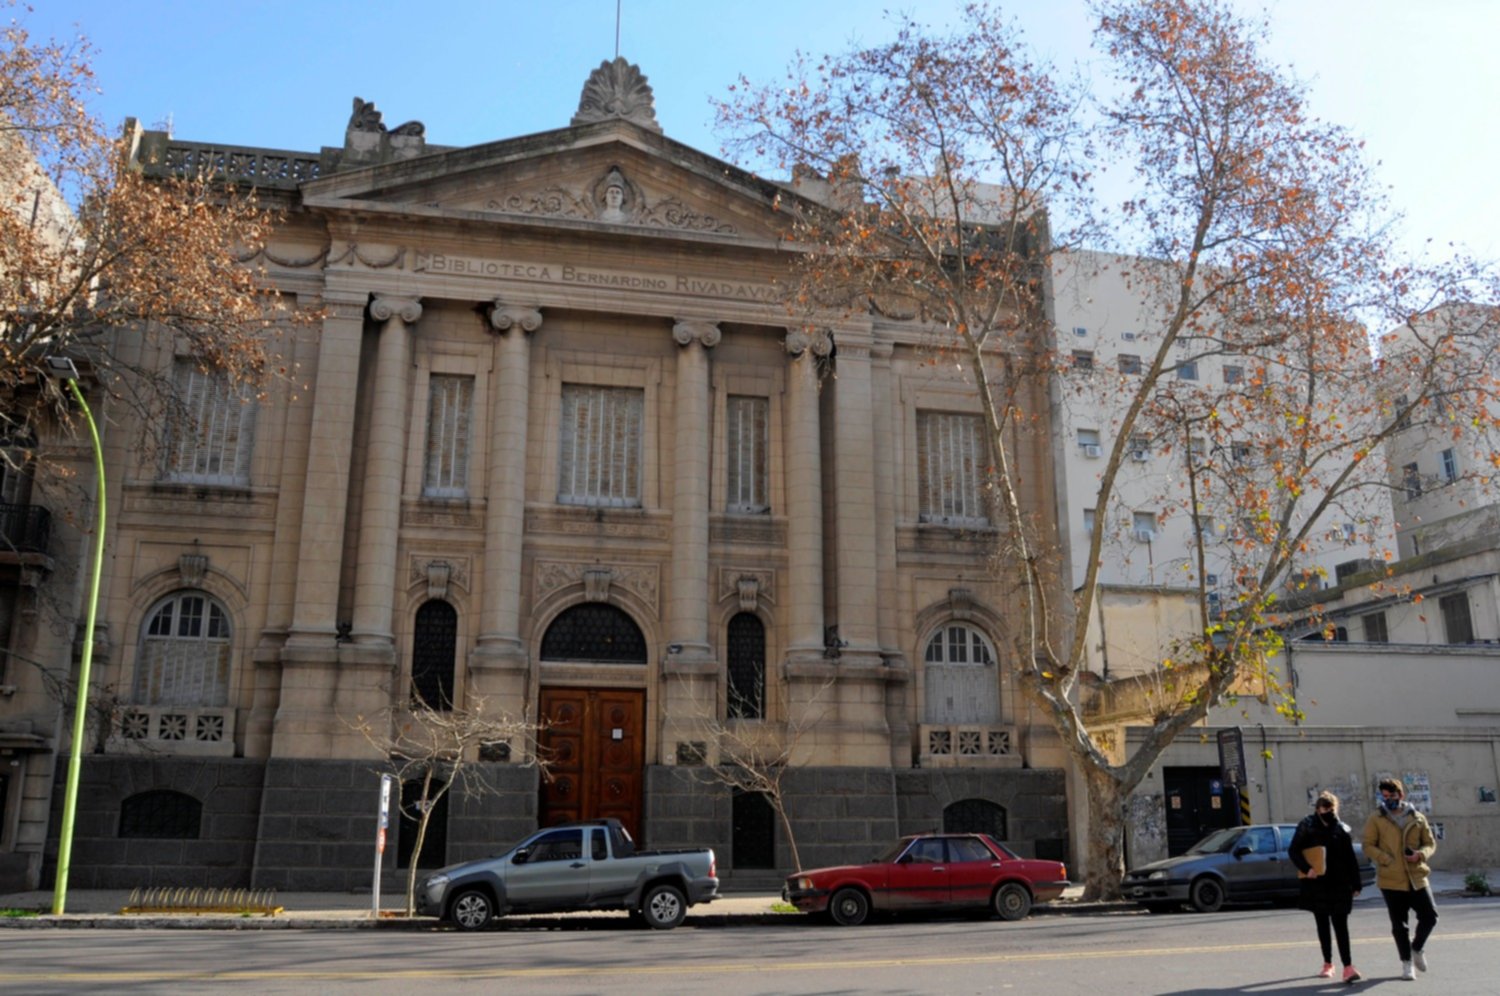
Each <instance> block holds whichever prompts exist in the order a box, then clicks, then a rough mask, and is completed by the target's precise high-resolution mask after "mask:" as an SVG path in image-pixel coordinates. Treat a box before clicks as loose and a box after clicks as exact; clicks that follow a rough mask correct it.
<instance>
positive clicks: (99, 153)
mask: <svg viewBox="0 0 1500 996" xmlns="http://www.w3.org/2000/svg"><path fill="white" fill-rule="evenodd" d="M11 6H12V8H13V9H14V5H13V3H12V4H11ZM92 54H93V53H92V49H91V48H90V46H89V43H88V42H87V41H86V40H85V39H83V38H81V37H80V38H78V39H76V40H74V41H72V42H70V43H67V44H64V43H59V42H57V41H47V42H44V43H39V42H37V41H34V40H33V39H32V38H31V37H30V35H29V34H28V32H27V30H26V27H25V24H24V19H13V20H11V21H10V23H9V24H8V25H6V26H5V27H4V29H3V41H0V440H3V441H4V442H5V444H6V453H7V458H8V459H12V460H16V459H24V457H25V456H26V455H29V454H30V452H31V447H32V445H33V444H32V443H31V442H30V441H31V440H33V439H34V438H35V427H36V425H35V423H36V419H37V417H38V413H39V411H40V410H41V409H42V408H44V407H46V405H47V403H48V402H49V401H53V402H56V401H60V399H61V397H62V396H61V395H60V394H58V393H57V392H56V391H55V390H54V391H49V390H48V389H47V388H46V386H45V385H46V384H47V379H46V377H45V375H44V373H45V359H46V358H47V357H48V356H53V355H58V354H62V355H67V356H70V357H72V358H73V359H74V360H75V362H76V365H77V366H78V367H79V368H80V369H83V370H85V371H91V373H92V376H93V377H94V378H97V380H98V381H99V382H100V383H102V384H103V385H104V386H105V388H106V390H107V391H108V392H109V393H110V395H111V396H112V397H116V398H120V399H123V400H125V401H127V402H128V403H135V404H139V405H141V406H143V408H144V409H145V410H147V411H149V412H154V413H156V414H158V415H159V414H160V413H161V412H163V411H170V410H171V402H170V398H171V384H170V382H169V379H167V378H164V377H163V376H162V375H161V373H160V372H159V371H156V370H154V369H148V368H147V367H145V366H143V365H142V364H140V363H139V362H137V360H136V357H139V355H140V347H141V345H142V344H143V343H144V342H146V341H151V340H154V341H158V342H166V343H175V348H176V350H177V351H178V353H179V355H182V354H185V355H189V356H191V357H192V358H193V359H194V360H196V361H197V363H198V365H199V366H200V367H201V368H202V369H203V370H204V371H205V372H210V373H214V374H222V375H224V376H226V377H228V378H229V379H230V380H233V381H244V382H252V383H253V382H256V381H258V380H259V379H260V378H262V377H263V376H265V375H266V374H267V373H270V372H272V371H269V370H268V364H269V363H270V362H271V360H270V356H271V353H270V351H269V350H268V348H267V347H268V345H269V343H268V336H269V335H271V334H273V332H274V330H275V329H276V328H277V327H278V325H279V322H281V321H285V320H286V316H284V315H282V314H281V312H282V309H281V305H280V302H279V300H278V298H277V295H276V294H275V292H274V291H273V290H272V289H271V288H270V287H269V286H268V285H267V284H266V283H264V282H263V281H262V280H261V279H260V278H259V275H258V274H257V272H256V271H255V270H254V269H253V268H252V267H249V266H246V265H244V264H243V263H241V260H242V259H244V258H247V257H248V256H249V254H250V253H252V252H253V251H254V250H255V249H256V248H258V247H259V246H260V244H261V243H262V242H263V240H264V238H265V236H266V234H267V231H268V225H269V222H270V220H271V219H270V217H269V216H268V215H267V213H266V212H264V211H262V210H261V209H260V208H259V207H258V206H257V205H256V203H255V202H254V200H253V199H252V198H251V197H250V196H248V195H242V194H239V193H237V192H235V191H233V190H226V189H225V188H224V186H223V185H221V184H211V183H209V182H208V178H188V179H183V180H175V181H161V180H149V181H148V180H147V179H145V178H144V177H142V176H141V175H140V174H139V173H138V172H136V171H132V170H131V169H129V168H127V165H126V163H127V157H126V155H125V150H124V149H122V140H121V139H120V138H118V137H112V136H110V135H109V134H108V133H107V132H106V131H105V129H104V127H103V125H102V124H101V123H100V122H99V121H98V120H97V119H96V118H95V117H93V115H92V114H91V113H90V111H89V109H88V98H89V96H90V93H91V91H92V90H93V87H94V82H93V73H92V71H91V68H90V59H91V57H92ZM39 387H40V388H41V389H40V390H39V389H38V388H39ZM57 410H58V411H65V406H63V405H59V406H58V408H57ZM17 453H20V454H22V456H21V457H17Z"/></svg>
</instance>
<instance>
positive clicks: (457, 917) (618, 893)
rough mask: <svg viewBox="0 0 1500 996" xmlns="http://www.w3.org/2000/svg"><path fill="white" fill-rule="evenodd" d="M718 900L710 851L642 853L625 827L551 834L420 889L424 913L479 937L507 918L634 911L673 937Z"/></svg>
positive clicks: (606, 823)
mask: <svg viewBox="0 0 1500 996" xmlns="http://www.w3.org/2000/svg"><path fill="white" fill-rule="evenodd" d="M718 897H719V878H718V866H717V863H716V862H715V860H714V852H713V850H712V849H710V848H700V849H697V850H682V851H637V850H636V849H635V842H634V841H633V840H631V839H630V834H629V833H627V832H626V830H625V828H624V827H623V826H621V825H620V821H619V820H590V821H588V822H584V823H565V824H563V825H561V826H555V827H547V828H546V829H544V830H538V831H537V832H536V833H534V834H532V835H531V836H530V837H527V838H526V839H525V840H523V841H521V842H520V843H519V844H517V845H516V846H515V847H512V848H511V849H510V850H508V851H505V852H504V853H502V854H498V855H496V856H495V857H492V858H484V859H481V860H479V861H465V862H464V863H462V864H457V865H449V866H448V867H447V868H440V869H438V870H437V871H435V872H433V873H431V874H430V875H428V876H427V877H426V878H424V879H422V881H421V883H420V884H419V885H418V886H417V895H416V900H417V911H418V912H419V913H422V914H423V915H425V916H435V917H439V918H441V919H444V920H448V921H451V922H452V923H453V924H454V925H455V926H456V927H458V929H460V930H479V929H480V928H482V927H484V926H485V925H486V924H488V923H489V922H490V919H491V918H492V917H496V916H503V915H504V914H507V913H563V912H569V911H573V910H629V911H630V913H631V915H632V916H638V917H639V918H640V919H641V920H642V921H644V922H645V924H646V925H647V926H648V927H652V928H655V929H657V930H670V929H671V928H673V927H675V926H677V925H678V924H679V923H681V922H682V918H683V917H685V916H686V915H687V911H688V907H689V906H695V905H697V904H698V903H707V902H712V901H713V900H715V899H717V898H718Z"/></svg>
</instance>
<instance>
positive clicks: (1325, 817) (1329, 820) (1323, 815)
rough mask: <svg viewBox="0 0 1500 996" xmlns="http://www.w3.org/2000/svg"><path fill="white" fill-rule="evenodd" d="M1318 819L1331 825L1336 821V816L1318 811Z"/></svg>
mask: <svg viewBox="0 0 1500 996" xmlns="http://www.w3.org/2000/svg"><path fill="white" fill-rule="evenodd" d="M1318 819H1320V820H1322V821H1323V822H1324V823H1327V824H1328V825H1329V826H1332V825H1333V824H1334V823H1335V822H1337V821H1338V817H1337V816H1335V815H1334V814H1332V813H1319V814H1318Z"/></svg>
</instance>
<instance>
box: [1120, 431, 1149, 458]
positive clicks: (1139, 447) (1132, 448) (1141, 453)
mask: <svg viewBox="0 0 1500 996" xmlns="http://www.w3.org/2000/svg"><path fill="white" fill-rule="evenodd" d="M1126 449H1128V450H1129V452H1130V459H1132V460H1135V461H1138V462H1144V461H1146V460H1148V459H1150V457H1151V440H1150V439H1149V438H1147V437H1146V436H1131V437H1130V445H1129V446H1127V447H1126Z"/></svg>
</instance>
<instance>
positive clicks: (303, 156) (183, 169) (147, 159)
mask: <svg viewBox="0 0 1500 996" xmlns="http://www.w3.org/2000/svg"><path fill="white" fill-rule="evenodd" d="M138 155H139V157H140V162H141V164H142V166H143V167H144V168H145V171H146V173H147V174H148V175H152V176H177V177H189V178H199V177H201V178H204V179H213V180H221V181H225V182H229V183H244V184H249V185H251V186H255V187H272V188H281V189H286V190H294V189H296V188H297V186H298V185H299V184H302V183H304V182H306V181H308V180H316V179H317V178H318V177H319V176H321V175H322V173H323V163H322V159H321V157H320V156H316V155H309V154H307V153H305V152H292V151H290V150H286V149H256V148H247V147H238V146H223V145H212V144H209V143H205V142H181V141H178V140H176V139H169V138H168V137H167V136H166V135H165V134H163V133H161V132H146V133H145V135H144V136H142V139H141V147H140V151H139V153H138Z"/></svg>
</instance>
